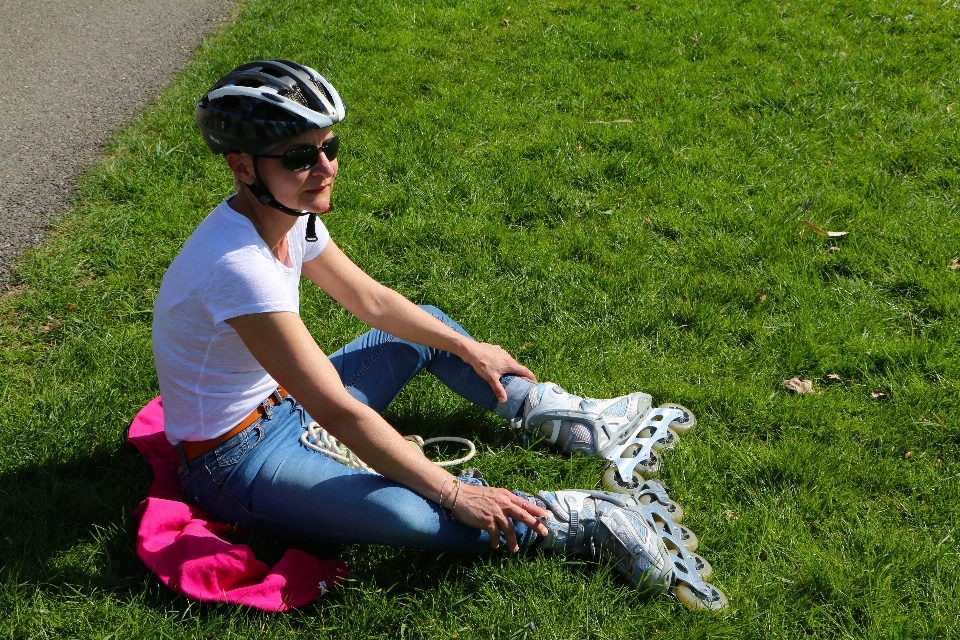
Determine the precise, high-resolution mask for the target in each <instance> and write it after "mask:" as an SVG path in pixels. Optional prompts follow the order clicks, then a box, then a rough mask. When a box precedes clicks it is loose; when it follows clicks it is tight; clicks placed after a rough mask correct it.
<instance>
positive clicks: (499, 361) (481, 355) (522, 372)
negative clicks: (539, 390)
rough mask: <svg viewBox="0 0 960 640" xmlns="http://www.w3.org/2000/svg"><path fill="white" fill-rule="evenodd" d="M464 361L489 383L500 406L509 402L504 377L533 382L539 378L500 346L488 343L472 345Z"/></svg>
mask: <svg viewBox="0 0 960 640" xmlns="http://www.w3.org/2000/svg"><path fill="white" fill-rule="evenodd" d="M463 360H464V362H466V363H467V364H469V365H470V366H471V367H473V370H474V371H476V372H477V375H479V376H480V377H481V378H483V379H484V380H486V381H487V384H489V385H490V388H491V389H493V395H495V396H496V397H497V402H499V403H500V404H503V403H504V402H506V401H507V400H508V398H507V391H506V389H504V388H503V385H502V384H500V378H501V377H502V376H505V375H508V374H512V375H516V376H520V377H521V378H526V379H527V380H529V381H531V382H536V381H537V376H535V375H533V371H530V369H527V368H526V367H525V366H523V365H522V364H520V363H519V362H517V361H516V360H514V359H513V356H511V355H510V354H509V353H507V351H506V349H504V348H503V347H501V346H499V345H495V344H488V343H486V342H474V343H471V344H470V345H469V350H468V351H467V353H466V354H465V355H464V356H463Z"/></svg>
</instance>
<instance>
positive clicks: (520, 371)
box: [505, 362, 537, 382]
mask: <svg viewBox="0 0 960 640" xmlns="http://www.w3.org/2000/svg"><path fill="white" fill-rule="evenodd" d="M505 373H512V374H514V375H518V376H520V377H521V378H526V379H527V380H529V381H530V382H536V381H537V376H536V375H535V374H534V373H533V371H530V369H527V368H526V367H525V366H523V365H522V364H520V363H519V362H514V366H513V367H511V368H510V370H509V371H506V372H505Z"/></svg>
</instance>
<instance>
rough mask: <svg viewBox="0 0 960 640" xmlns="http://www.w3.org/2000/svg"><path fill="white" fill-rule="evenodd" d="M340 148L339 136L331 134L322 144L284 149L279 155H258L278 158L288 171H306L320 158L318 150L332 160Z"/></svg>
mask: <svg viewBox="0 0 960 640" xmlns="http://www.w3.org/2000/svg"><path fill="white" fill-rule="evenodd" d="M339 150H340V138H339V137H337V136H333V137H332V138H327V139H326V140H324V142H323V144H322V145H320V146H319V147H314V146H309V147H297V148H296V149H290V150H289V151H284V152H283V153H282V154H280V155H274V156H267V155H263V156H260V157H261V158H280V162H281V163H282V164H283V168H284V169H286V170H288V171H306V170H307V169H309V168H311V167H313V166H314V165H315V164H317V162H318V161H319V160H320V152H321V151H322V152H323V155H325V156H327V160H329V161H330V162H333V160H334V158H336V157H337V151H339Z"/></svg>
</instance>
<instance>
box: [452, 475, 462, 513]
mask: <svg viewBox="0 0 960 640" xmlns="http://www.w3.org/2000/svg"><path fill="white" fill-rule="evenodd" d="M461 485H463V483H462V482H460V480H457V493H456V494H455V495H454V496H453V507H451V509H450V515H451V516H453V517H456V513H457V500H459V499H460V487H461ZM450 490H451V491H453V487H451V488H450Z"/></svg>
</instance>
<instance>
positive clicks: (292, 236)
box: [153, 200, 330, 444]
mask: <svg viewBox="0 0 960 640" xmlns="http://www.w3.org/2000/svg"><path fill="white" fill-rule="evenodd" d="M306 225H307V217H306V216H304V217H302V218H300V219H298V220H297V223H296V225H294V227H293V229H291V230H290V232H289V233H288V234H287V243H288V246H289V248H290V249H289V258H288V260H289V264H290V265H292V266H287V265H285V264H283V263H281V262H280V261H279V260H277V259H276V257H275V256H274V255H273V253H272V252H271V251H270V248H269V247H267V244H266V243H265V242H264V241H263V239H262V238H261V237H260V234H258V233H257V231H256V229H255V228H254V227H253V224H252V223H251V222H250V221H249V220H248V219H247V218H245V217H244V216H242V215H241V214H239V213H237V212H236V211H235V210H234V209H232V208H231V207H230V205H229V204H228V203H227V201H226V200H224V201H223V202H221V203H220V205H219V206H218V207H217V208H216V209H214V210H213V212H212V213H210V215H208V216H207V217H206V218H205V219H204V221H203V222H201V223H200V226H198V227H197V228H196V230H195V231H194V232H193V235H191V236H190V238H189V239H188V240H187V242H186V244H185V245H184V246H183V249H182V250H181V251H180V253H179V255H177V257H176V259H174V261H173V263H172V264H171V265H170V268H169V269H167V273H166V275H165V276H164V277H163V283H162V284H161V285H160V293H159V294H157V300H156V302H155V303H154V305H153V359H154V362H155V365H156V367H157V377H158V378H159V379H160V394H161V395H162V396H163V416H164V419H163V426H164V430H165V431H166V435H167V439H168V440H169V441H170V442H171V444H176V443H177V442H180V441H181V440H209V439H211V438H216V437H217V436H219V435H222V434H224V433H226V432H227V431H229V430H230V429H231V428H233V427H234V426H235V425H236V424H238V423H239V422H240V421H241V420H243V419H244V418H245V417H247V415H249V414H250V412H251V411H253V409H254V408H255V407H256V406H257V405H258V404H260V402H262V401H263V400H264V398H266V397H267V396H268V395H270V393H271V392H272V391H273V390H274V389H275V388H276V386H277V383H276V381H275V380H274V379H273V378H272V377H270V375H269V374H268V373H267V372H266V370H264V368H263V367H261V366H260V363H259V362H257V361H256V359H255V358H254V357H253V355H252V354H251V353H250V351H248V350H247V348H246V346H245V345H244V344H243V341H242V340H241V339H240V336H239V335H237V332H236V331H234V330H233V327H231V326H230V325H229V324H227V323H226V322H225V320H229V319H230V318H235V317H237V316H242V315H246V314H249V313H268V312H274V311H292V312H293V313H299V312H300V290H299V285H300V270H301V267H302V265H303V263H304V262H309V261H310V260H313V259H314V258H316V257H317V256H319V255H320V252H322V251H323V249H324V248H325V247H326V246H327V242H328V241H329V240H330V234H329V233H328V232H327V229H326V227H325V226H324V225H323V223H322V222H320V221H319V220H317V237H318V240H317V242H307V241H306V240H305V239H304V235H305V233H306Z"/></svg>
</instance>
